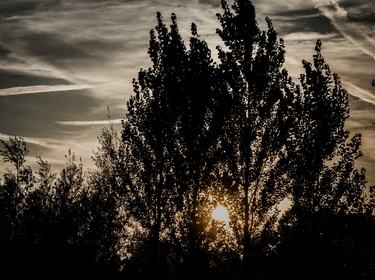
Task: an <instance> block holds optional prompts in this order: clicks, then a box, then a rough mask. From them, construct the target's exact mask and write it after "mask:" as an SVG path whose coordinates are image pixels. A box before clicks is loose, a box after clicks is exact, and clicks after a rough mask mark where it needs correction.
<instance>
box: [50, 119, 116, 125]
mask: <svg viewBox="0 0 375 280" xmlns="http://www.w3.org/2000/svg"><path fill="white" fill-rule="evenodd" d="M121 121H122V119H115V120H105V121H65V122H56V123H57V124H61V125H64V126H85V125H102V124H109V123H112V124H119V123H121Z"/></svg>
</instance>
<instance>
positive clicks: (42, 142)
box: [0, 133, 60, 149]
mask: <svg viewBox="0 0 375 280" xmlns="http://www.w3.org/2000/svg"><path fill="white" fill-rule="evenodd" d="M9 136H10V135H8V134H4V133H0V139H1V140H4V141H8V140H9ZM20 138H22V139H23V140H24V141H25V142H26V143H30V144H34V145H38V146H42V147H46V148H51V149H60V143H50V141H48V140H46V139H45V138H44V139H43V140H42V139H41V138H35V137H20Z"/></svg>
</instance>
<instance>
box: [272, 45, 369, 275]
mask: <svg viewBox="0 0 375 280" xmlns="http://www.w3.org/2000/svg"><path fill="white" fill-rule="evenodd" d="M321 50H322V43H321V41H320V40H318V41H317V43H316V47H315V51H316V53H315V55H314V56H313V61H314V62H313V64H312V63H309V62H307V61H303V66H304V68H305V74H302V75H301V77H300V81H301V85H300V86H297V87H296V90H295V91H296V92H297V93H298V96H300V102H299V103H298V104H299V106H298V107H296V109H297V111H296V124H297V125H296V127H295V130H294V135H295V139H296V141H295V145H294V146H292V147H291V149H290V150H289V152H290V153H291V154H293V155H294V156H293V157H292V158H291V159H293V160H292V163H291V166H290V171H291V173H289V178H290V179H291V182H292V188H291V196H290V199H291V200H292V203H293V204H292V207H291V209H290V210H288V211H287V213H286V214H285V216H284V217H283V218H282V221H281V223H280V225H281V226H280V236H281V238H280V240H279V242H280V245H279V249H278V251H279V252H278V254H279V261H281V263H282V265H281V267H285V268H287V267H288V266H287V263H291V262H292V263H298V266H300V267H301V268H302V267H303V270H304V271H305V276H306V278H307V279H314V278H319V279H332V278H337V277H339V278H345V277H348V276H349V275H350V276H349V278H352V277H354V276H353V275H357V277H362V276H360V275H364V273H366V274H367V275H374V271H373V269H372V267H371V264H369V263H367V264H363V263H362V264H360V265H359V264H357V263H356V262H355V261H354V262H353V263H352V264H351V265H348V262H349V260H351V259H352V256H351V255H352V254H354V255H356V254H357V250H358V248H355V246H360V247H361V250H363V249H364V248H365V247H366V246H369V245H370V244H373V242H372V241H371V240H370V239H368V238H367V237H366V236H367V234H365V233H364V232H365V231H368V230H369V228H371V227H372V226H373V224H374V220H373V217H372V214H373V210H374V204H373V202H372V201H370V200H369V199H368V197H367V195H366V179H365V170H364V169H361V170H357V169H356V168H355V162H356V159H358V158H359V157H360V156H362V153H361V152H360V150H359V146H360V143H361V136H360V135H359V134H357V135H355V136H354V137H353V138H352V139H351V140H350V141H349V140H348V137H349V132H348V131H347V130H345V127H344V124H345V121H346V120H347V118H348V117H349V109H348V94H347V92H346V90H345V89H343V88H342V86H341V82H340V78H339V77H338V75H337V74H332V73H331V71H330V68H329V66H328V65H327V63H326V62H325V60H324V58H323V56H322V54H321ZM356 220H357V222H356ZM354 228H356V229H355V230H354ZM359 232H361V234H363V237H364V240H366V241H365V242H364V241H363V240H359V239H358V236H359V235H358V233H359ZM345 234H346V235H347V237H345V238H344V240H346V243H345V245H344V244H343V243H342V242H341V240H343V235H345ZM349 236H350V237H349ZM349 240H350V241H349ZM366 243H368V244H367V245H365V244H366ZM362 253H363V254H364V255H371V254H368V252H366V250H363V251H362ZM297 256H298V257H297ZM301 257H302V258H301ZM338 258H339V259H340V260H341V261H340V262H336V261H333V260H336V259H338ZM301 259H304V262H303V263H301V262H300V260H301ZM281 271H282V269H281V270H280V273H282V274H283V275H286V272H285V271H284V272H281ZM364 271H366V272H364ZM339 275H341V276H339ZM288 277H290V273H289V272H288ZM365 279H366V278H365Z"/></svg>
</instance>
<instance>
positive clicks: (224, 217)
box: [212, 205, 229, 224]
mask: <svg viewBox="0 0 375 280" xmlns="http://www.w3.org/2000/svg"><path fill="white" fill-rule="evenodd" d="M212 218H214V219H215V220H218V221H221V222H225V223H226V224H228V223H229V214H228V210H227V208H225V207H224V206H222V205H219V206H218V207H216V208H215V210H214V211H212Z"/></svg>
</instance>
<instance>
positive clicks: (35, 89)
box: [0, 85, 91, 96]
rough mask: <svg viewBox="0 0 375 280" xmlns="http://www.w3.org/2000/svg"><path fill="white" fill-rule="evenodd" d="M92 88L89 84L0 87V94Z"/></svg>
mask: <svg viewBox="0 0 375 280" xmlns="http://www.w3.org/2000/svg"><path fill="white" fill-rule="evenodd" d="M87 88H91V86H88V85H38V86H26V87H11V88H4V89H0V96H8V95H19V94H30V93H40V92H56V91H71V90H81V89H87Z"/></svg>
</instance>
